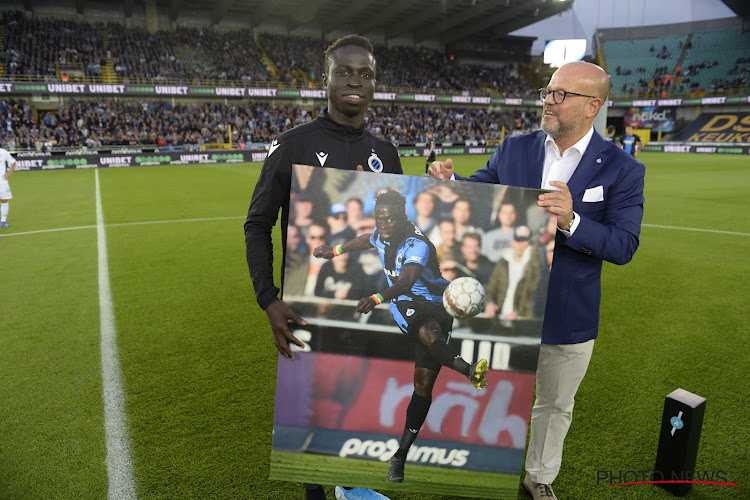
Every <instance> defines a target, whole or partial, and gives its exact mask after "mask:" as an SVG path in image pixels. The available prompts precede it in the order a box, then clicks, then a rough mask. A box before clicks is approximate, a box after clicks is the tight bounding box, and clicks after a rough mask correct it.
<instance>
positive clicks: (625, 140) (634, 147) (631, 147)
mask: <svg viewBox="0 0 750 500" xmlns="http://www.w3.org/2000/svg"><path fill="white" fill-rule="evenodd" d="M642 145H643V141H641V138H640V136H639V135H637V134H636V133H634V132H633V127H631V126H630V125H628V126H627V127H625V135H624V136H623V137H622V145H621V146H620V147H622V149H624V150H625V152H626V153H630V154H631V155H633V156H634V157H635V156H638V151H640V150H641V146H642Z"/></svg>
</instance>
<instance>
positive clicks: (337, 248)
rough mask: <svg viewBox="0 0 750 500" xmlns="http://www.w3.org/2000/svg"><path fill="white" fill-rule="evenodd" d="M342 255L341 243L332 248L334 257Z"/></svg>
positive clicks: (342, 247)
mask: <svg viewBox="0 0 750 500" xmlns="http://www.w3.org/2000/svg"><path fill="white" fill-rule="evenodd" d="M342 253H344V244H343V243H339V244H338V245H336V246H335V247H333V256H334V257H338V256H339V255H341V254H342Z"/></svg>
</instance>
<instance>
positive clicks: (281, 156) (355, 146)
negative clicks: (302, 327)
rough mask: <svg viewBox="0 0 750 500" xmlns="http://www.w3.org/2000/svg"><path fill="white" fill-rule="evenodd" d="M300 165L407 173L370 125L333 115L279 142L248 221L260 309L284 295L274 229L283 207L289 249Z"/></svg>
mask: <svg viewBox="0 0 750 500" xmlns="http://www.w3.org/2000/svg"><path fill="white" fill-rule="evenodd" d="M294 164H300V165H311V166H316V167H318V166H322V167H326V168H339V169H343V170H356V169H357V166H358V165H361V166H362V167H363V168H364V170H365V171H366V172H385V173H393V174H401V173H403V171H402V170H401V160H400V159H399V157H398V152H397V151H396V148H395V147H394V146H393V144H391V143H390V142H388V141H386V140H384V139H378V138H377V137H375V136H374V135H372V134H371V133H370V132H368V131H367V130H365V129H364V126H363V127H361V128H352V127H350V126H347V125H340V124H338V123H336V122H335V121H333V120H332V119H331V118H330V117H329V115H328V112H327V111H326V112H324V113H323V115H322V116H319V117H317V118H316V119H315V120H313V121H310V122H308V123H304V124H302V125H299V126H297V127H295V128H293V129H291V130H288V131H286V132H284V133H283V134H281V135H279V136H278V137H277V138H276V139H274V141H273V143H271V147H270V148H269V150H268V157H267V158H266V161H265V163H264V164H263V168H262V170H261V171H260V177H259V178H258V183H257V184H256V185H255V191H254V192H253V198H252V200H251V201H250V208H249V210H248V212H247V220H246V221H245V246H246V249H247V265H248V267H249V268H250V278H251V279H252V280H253V287H254V288H255V296H256V298H257V300H258V305H259V306H260V307H261V308H263V309H265V308H266V307H268V306H269V305H270V304H271V302H273V301H274V300H275V298H276V297H277V296H278V293H279V289H278V288H277V287H276V286H275V285H274V283H273V244H272V242H271V229H272V228H273V226H274V224H276V219H277V218H278V213H279V207H281V227H282V241H283V242H284V247H286V226H287V222H288V221H289V191H290V190H291V183H292V165H294ZM284 254H286V248H284ZM282 270H283V268H282ZM282 276H283V273H282ZM282 284H283V277H282Z"/></svg>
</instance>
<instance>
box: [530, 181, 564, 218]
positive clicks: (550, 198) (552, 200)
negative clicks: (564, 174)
mask: <svg viewBox="0 0 750 500" xmlns="http://www.w3.org/2000/svg"><path fill="white" fill-rule="evenodd" d="M550 185H552V186H555V187H556V188H558V189H559V190H560V191H552V192H550V193H544V194H540V195H539V198H538V199H537V202H536V204H537V205H538V206H540V207H544V209H545V210H547V212H549V213H551V214H554V215H557V227H560V228H566V227H568V225H569V224H570V221H571V220H573V197H572V196H571V195H570V189H568V185H567V184H565V183H564V182H560V181H552V182H550Z"/></svg>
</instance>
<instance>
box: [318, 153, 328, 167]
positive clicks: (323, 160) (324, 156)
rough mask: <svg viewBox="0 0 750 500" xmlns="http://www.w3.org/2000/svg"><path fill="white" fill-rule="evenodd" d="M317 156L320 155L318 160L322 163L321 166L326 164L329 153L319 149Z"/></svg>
mask: <svg viewBox="0 0 750 500" xmlns="http://www.w3.org/2000/svg"><path fill="white" fill-rule="evenodd" d="M315 156H317V157H318V162H319V163H320V166H321V167H325V166H326V160H327V159H328V153H324V152H323V151H319V152H317V153H315Z"/></svg>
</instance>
